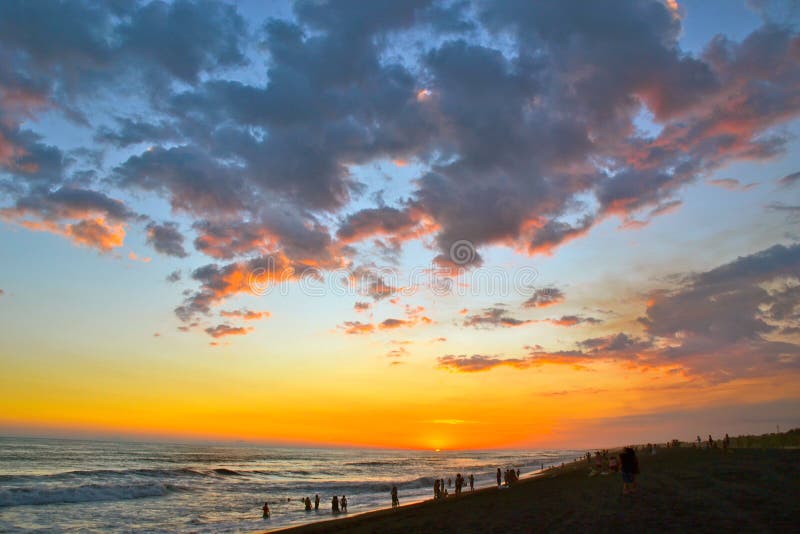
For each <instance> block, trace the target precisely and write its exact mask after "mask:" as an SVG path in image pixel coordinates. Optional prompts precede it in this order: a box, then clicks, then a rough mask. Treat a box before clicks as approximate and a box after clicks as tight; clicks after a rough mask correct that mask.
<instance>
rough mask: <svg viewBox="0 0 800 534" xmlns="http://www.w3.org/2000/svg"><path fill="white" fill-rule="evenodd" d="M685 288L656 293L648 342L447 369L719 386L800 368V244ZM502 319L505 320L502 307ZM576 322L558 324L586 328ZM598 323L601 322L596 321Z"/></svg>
mask: <svg viewBox="0 0 800 534" xmlns="http://www.w3.org/2000/svg"><path fill="white" fill-rule="evenodd" d="M676 280H677V286H676V287H675V288H673V289H671V290H660V291H656V292H654V293H653V294H652V295H650V298H649V300H648V303H647V308H646V313H645V315H644V316H643V317H641V318H640V319H639V321H640V322H641V324H642V325H643V326H644V334H645V335H644V336H634V335H631V334H627V333H624V332H619V333H614V334H608V335H605V336H601V337H592V338H587V339H584V340H582V341H578V342H577V343H576V345H577V348H576V349H574V350H562V351H546V350H545V349H544V348H543V347H541V346H539V345H534V346H527V347H525V350H526V351H527V355H526V356H524V357H514V358H502V357H498V356H487V355H473V356H465V355H461V356H453V355H448V356H443V357H440V358H439V367H441V368H445V369H451V370H456V371H464V372H477V371H487V370H490V369H492V368H495V367H499V366H509V367H513V368H517V369H526V368H529V367H534V366H539V365H545V364H551V365H570V366H573V367H577V368H585V367H586V366H588V365H589V364H591V363H593V362H597V361H621V362H626V363H627V364H629V365H633V366H638V367H641V368H644V369H646V368H650V367H665V368H669V369H671V370H673V371H675V372H683V373H685V374H687V375H690V376H700V377H702V378H703V379H705V380H707V381H711V382H727V381H731V380H735V379H739V378H747V377H755V376H761V375H764V374H766V373H772V372H776V371H781V370H796V369H799V368H800V345H798V344H797V343H795V342H793V341H792V338H791V337H787V338H781V336H793V335H795V334H796V333H797V332H798V329H799V328H800V244H793V245H789V246H786V245H774V246H772V247H770V248H768V249H765V250H762V251H760V252H756V253H754V254H750V255H748V256H743V257H739V258H737V259H736V260H734V261H731V262H729V263H726V264H724V265H721V266H719V267H716V268H714V269H710V270H708V271H705V272H701V273H691V274H688V275H682V276H680V277H678V278H676ZM497 310H499V311H497V312H495V314H494V315H497V316H501V315H502V312H503V310H502V309H497ZM580 320H581V318H580V317H576V316H564V317H562V318H561V319H558V320H549V321H565V322H566V323H569V324H576V322H575V321H578V322H580ZM591 322H599V321H597V320H593V321H591Z"/></svg>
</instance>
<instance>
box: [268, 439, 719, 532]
mask: <svg viewBox="0 0 800 534" xmlns="http://www.w3.org/2000/svg"><path fill="white" fill-rule="evenodd" d="M730 442H731V438H730V437H729V436H728V434H725V437H724V438H722V439H718V440H714V438H713V437H712V436H711V435H709V436H708V439H707V440H703V439H701V438H700V436H697V440H696V442H694V443H692V446H693V447H695V448H700V449H702V448H705V449H707V450H710V449H719V448H721V449H722V450H723V451H724V452H727V451H728V449H729V447H730ZM663 446H664V447H666V448H672V447H680V446H681V443H680V441H678V440H672V441H670V442H667V443H666V444H665V445H663ZM659 447H660V446H659V445H658V444H655V443H647V444H646V445H640V446H638V447H635V446H630V447H624V448H623V449H622V451H620V452H619V453H610V452H609V451H608V450H607V449H605V450H597V451H595V452H594V454H592V452H587V453H586V456H585V458H586V463H587V464H588V466H589V476H590V477H593V476H597V475H608V474H611V473H620V474H621V476H622V493H623V495H628V494H632V493H636V477H637V475H639V459H638V457H637V456H636V451H637V449H638V450H639V452H642V453H646V454H650V455H654V454H656V453H657V451H658V449H659ZM554 467H555V466H552V467H551V468H554ZM561 467H564V464H563V463H562V464H561ZM551 468H549V469H551ZM541 470H542V471H544V470H545V467H544V464H542V466H541ZM496 480H497V487H498V488H501V487H510V486H513V485H514V484H516V483H517V482H518V481H519V480H520V470H519V469H506V470H505V471H503V470H502V469H501V468H499V467H498V468H497V473H496ZM467 485H468V486H469V491H470V493H472V492H474V491H475V476H474V475H472V474H470V475H469V476H466V477H465V476H462V475H461V473H458V474H456V476H455V487H454V486H453V478H447V482H446V484H445V479H444V478H437V479H436V480H434V482H433V498H434V500H440V499H447V498H448V497H459V496H461V494H462V493H463V491H464V488H465V487H466V486H467ZM450 489H453V490H454V491H453V492H452V493H451V492H450ZM390 497H391V502H392V508H393V509H395V508H397V507H399V506H400V498H399V495H398V491H397V486H392V488H391V491H390ZM287 501H291V499H287ZM300 501H301V504H302V506H303V507H304V509H305V511H307V512H310V511H312V499H311V497H303V498H301V499H300ZM319 503H320V498H319V494H317V495H315V496H314V499H313V510H315V511H318V510H319ZM347 504H348V503H347V496H345V495H342V496H341V497H339V496H338V495H334V496H333V498H332V499H331V513H332V514H333V515H338V514H340V513H347ZM262 510H263V515H264V517H265V518H269V517H270V515H271V513H270V509H269V503H268V502H265V503H264V506H263V508H262Z"/></svg>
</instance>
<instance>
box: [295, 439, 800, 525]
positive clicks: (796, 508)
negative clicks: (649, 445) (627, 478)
mask: <svg viewBox="0 0 800 534" xmlns="http://www.w3.org/2000/svg"><path fill="white" fill-rule="evenodd" d="M637 454H638V458H639V464H640V468H641V474H640V476H639V477H638V479H637V483H638V491H637V492H636V494H633V495H625V496H623V495H622V491H621V490H622V482H621V479H620V475H619V474H616V473H615V474H609V475H598V476H594V477H589V476H588V473H589V466H588V464H587V463H586V461H585V460H581V461H578V462H572V463H568V464H566V465H565V466H564V467H563V468H554V469H551V470H548V471H546V472H545V473H544V474H543V475H542V476H538V477H529V478H523V479H522V480H521V481H520V482H519V483H518V484H517V485H515V486H513V487H510V488H503V489H499V490H498V489H496V488H492V489H485V490H481V491H476V492H475V493H474V494H469V493H466V494H465V495H463V496H462V497H460V498H452V497H451V498H448V499H446V500H443V501H425V502H422V503H418V504H413V505H408V506H401V508H400V509H398V510H391V509H385V510H380V511H376V512H369V513H365V514H361V515H358V516H355V517H348V518H341V519H335V520H330V521H325V522H320V523H315V524H311V525H306V526H302V527H295V528H290V529H285V530H283V531H282V532H287V533H292V534H308V533H316V532H442V531H445V532H455V531H459V532H515V531H518V532H528V531H561V532H567V531H569V532H586V531H615V532H645V531H673V532H678V531H681V532H685V531H688V530H693V531H703V532H705V531H720V530H725V531H733V530H735V531H753V532H770V531H771V532H782V531H793V530H796V529H797V528H798V526H800V500H798V496H800V449H796V448H795V449H732V450H730V451H728V452H727V453H726V452H723V451H722V450H721V449H711V450H706V449H697V448H693V447H681V448H669V449H668V448H660V449H658V450H657V452H656V454H655V455H651V454H648V453H646V452H641V451H640V452H638V453H637ZM388 497H389V496H388V493H387V503H388ZM401 499H402V496H401ZM401 504H402V500H401Z"/></svg>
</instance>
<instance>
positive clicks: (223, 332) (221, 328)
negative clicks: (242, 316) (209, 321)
mask: <svg viewBox="0 0 800 534" xmlns="http://www.w3.org/2000/svg"><path fill="white" fill-rule="evenodd" d="M252 330H253V327H246V328H245V327H242V326H230V325H227V324H219V325H217V326H213V327H208V328H206V329H205V332H206V334H208V335H209V336H211V337H213V338H214V339H219V338H222V337H227V336H244V335H247V334H249V333H250V332H252Z"/></svg>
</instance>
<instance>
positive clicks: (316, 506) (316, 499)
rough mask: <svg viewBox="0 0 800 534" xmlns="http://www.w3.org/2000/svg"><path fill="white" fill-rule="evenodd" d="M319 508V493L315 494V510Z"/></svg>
mask: <svg viewBox="0 0 800 534" xmlns="http://www.w3.org/2000/svg"><path fill="white" fill-rule="evenodd" d="M317 510H319V493H317V494H316V495H314V511H317Z"/></svg>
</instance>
